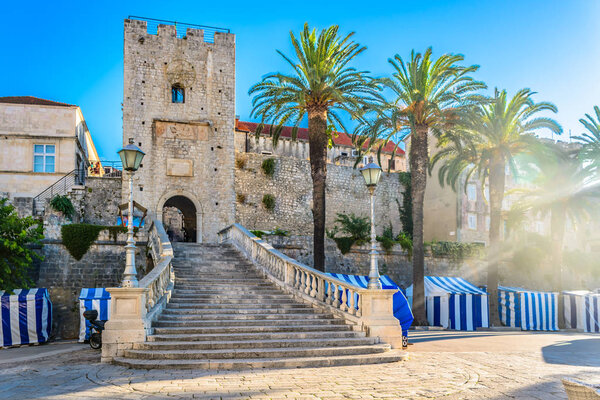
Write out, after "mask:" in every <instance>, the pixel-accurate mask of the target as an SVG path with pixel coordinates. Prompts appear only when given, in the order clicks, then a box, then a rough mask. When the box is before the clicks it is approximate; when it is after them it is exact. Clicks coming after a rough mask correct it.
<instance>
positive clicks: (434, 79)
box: [366, 48, 486, 325]
mask: <svg viewBox="0 0 600 400" xmlns="http://www.w3.org/2000/svg"><path fill="white" fill-rule="evenodd" d="M463 60H464V57H463V56H462V55H455V54H444V55H442V56H440V57H439V58H438V59H437V60H435V59H433V58H432V50H431V48H428V49H427V50H426V51H425V53H423V54H421V53H415V52H414V50H413V51H412V52H411V55H410V60H409V61H408V62H406V63H405V62H404V60H403V59H402V58H401V57H400V56H399V55H396V56H395V57H394V58H393V59H389V60H388V61H389V63H390V64H391V65H392V67H393V68H394V73H393V75H392V77H391V78H389V79H384V80H382V82H383V83H384V84H385V86H386V87H387V88H389V89H391V91H392V93H393V94H394V99H393V101H392V102H389V103H386V104H384V105H383V107H382V108H381V109H380V110H379V112H378V115H377V116H376V117H375V120H374V121H372V122H371V123H369V124H368V125H366V126H367V129H368V130H370V131H371V134H370V136H371V137H372V138H375V139H379V142H380V141H382V140H383V141H387V140H391V139H393V137H394V135H397V134H398V132H402V131H404V132H405V133H406V134H407V135H410V153H409V160H410V170H411V196H412V202H413V203H412V219H413V253H412V261H413V313H414V316H415V324H420V325H426V324H427V318H426V316H425V289H424V274H425V265H424V252H423V199H424V197H425V187H426V184H427V169H428V165H429V150H428V137H429V134H430V133H431V134H434V135H436V136H439V134H440V133H441V132H442V131H444V130H445V129H449V128H450V127H452V126H454V125H455V124H456V123H457V122H458V121H460V119H461V115H462V114H463V113H465V112H467V111H468V110H469V109H470V108H471V107H472V106H473V104H476V103H477V101H478V100H479V99H480V96H478V95H476V92H477V91H478V90H479V89H482V88H485V87H486V86H485V84H483V83H482V82H478V81H475V80H474V79H473V78H472V77H471V76H470V74H472V73H473V72H475V71H477V69H478V68H479V67H478V66H476V65H472V66H469V67H464V66H461V65H460V64H459V63H460V62H462V61H463ZM371 142H372V143H373V144H375V143H379V142H378V141H376V140H372V141H371ZM380 148H381V147H380Z"/></svg>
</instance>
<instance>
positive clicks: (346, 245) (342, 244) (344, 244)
mask: <svg viewBox="0 0 600 400" xmlns="http://www.w3.org/2000/svg"><path fill="white" fill-rule="evenodd" d="M333 240H335V243H336V244H337V247H338V249H340V251H341V252H342V254H346V253H348V252H349V251H350V248H351V247H352V245H353V244H354V239H353V238H351V237H336V238H333Z"/></svg>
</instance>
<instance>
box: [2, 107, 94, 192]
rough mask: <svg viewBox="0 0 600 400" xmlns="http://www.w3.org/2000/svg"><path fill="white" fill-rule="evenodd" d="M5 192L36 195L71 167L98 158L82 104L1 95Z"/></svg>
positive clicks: (80, 166)
mask: <svg viewBox="0 0 600 400" xmlns="http://www.w3.org/2000/svg"><path fill="white" fill-rule="evenodd" d="M0 141H1V142H0V143H1V145H0V193H2V195H3V196H8V197H9V198H10V199H15V198H33V197H35V196H37V195H38V194H40V193H41V192H42V191H44V190H45V189H47V188H48V187H49V186H51V185H52V184H54V183H55V182H56V181H58V180H59V179H61V178H62V177H63V176H65V175H66V174H68V173H69V172H71V171H74V170H77V169H85V168H86V167H87V165H88V164H89V162H90V161H98V154H97V152H96V149H95V147H94V143H93V141H92V137H91V135H90V132H89V130H88V128H87V124H86V122H85V119H84V117H83V114H82V112H81V109H80V108H79V107H78V106H76V105H71V104H66V103H59V102H55V101H51V100H44V99H39V98H36V97H30V96H21V97H1V98H0Z"/></svg>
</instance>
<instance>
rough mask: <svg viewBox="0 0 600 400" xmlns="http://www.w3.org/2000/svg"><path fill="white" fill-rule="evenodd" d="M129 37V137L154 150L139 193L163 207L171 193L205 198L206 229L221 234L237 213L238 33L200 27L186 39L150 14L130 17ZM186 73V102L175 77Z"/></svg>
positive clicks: (151, 205) (139, 177) (137, 185)
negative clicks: (153, 26)
mask: <svg viewBox="0 0 600 400" xmlns="http://www.w3.org/2000/svg"><path fill="white" fill-rule="evenodd" d="M124 37H125V51H124V95H123V98H124V101H123V143H124V144H125V143H127V142H128V140H129V138H133V139H134V142H135V144H136V145H137V146H139V147H140V148H141V149H142V150H143V151H144V152H145V153H146V156H145V158H144V160H143V162H142V167H141V168H140V169H139V170H138V172H136V174H135V176H134V199H135V200H136V201H138V202H139V203H140V204H142V205H143V206H144V207H147V208H148V209H150V210H155V212H156V213H157V214H160V213H161V212H162V205H163V204H164V202H166V201H167V200H168V197H167V196H168V195H175V194H177V193H179V194H182V195H185V196H186V197H188V198H189V199H190V200H192V201H193V202H195V203H197V204H196V207H197V210H199V211H198V215H199V217H197V218H199V219H200V221H199V222H200V223H199V224H198V227H199V228H198V229H199V231H200V229H201V232H202V234H201V235H200V234H199V237H200V238H202V239H203V240H204V241H207V242H216V240H217V232H219V231H220V230H221V229H223V228H225V227H226V226H228V225H230V224H232V223H233V222H234V218H235V192H234V190H235V189H234V150H233V148H234V143H233V141H234V126H233V125H234V120H235V103H234V99H235V38H234V35H232V34H224V33H216V34H215V38H214V43H206V42H204V39H203V33H202V31H200V30H195V29H188V32H187V38H186V39H179V38H177V37H176V35H175V30H174V27H172V26H161V27H159V29H158V35H153V34H148V33H147V26H146V23H145V22H144V21H134V20H125V35H124ZM181 77H185V79H184V81H185V82H183V84H184V86H185V102H184V103H181V104H180V103H172V101H171V100H172V99H171V87H172V84H173V83H175V82H171V81H172V80H173V79H178V80H181ZM177 83H180V82H177ZM123 194H124V198H127V194H128V183H127V180H124V182H123ZM161 202H162V203H161ZM200 205H201V208H200Z"/></svg>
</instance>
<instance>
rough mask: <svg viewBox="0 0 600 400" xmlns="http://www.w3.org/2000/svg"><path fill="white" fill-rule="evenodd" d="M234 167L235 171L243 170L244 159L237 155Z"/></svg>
mask: <svg viewBox="0 0 600 400" xmlns="http://www.w3.org/2000/svg"><path fill="white" fill-rule="evenodd" d="M235 166H236V167H237V169H244V167H245V166H246V158H245V157H243V156H239V155H238V156H237V157H236V158H235Z"/></svg>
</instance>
